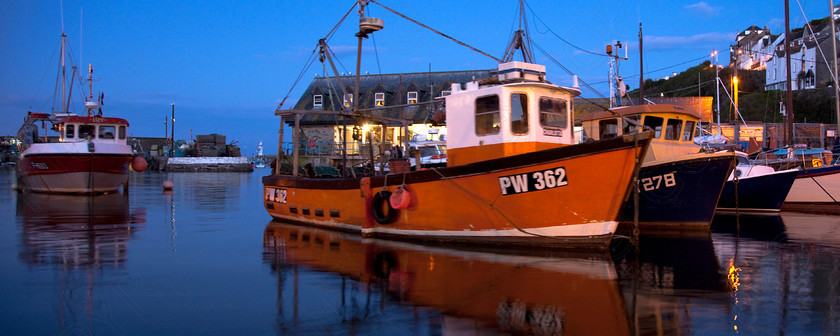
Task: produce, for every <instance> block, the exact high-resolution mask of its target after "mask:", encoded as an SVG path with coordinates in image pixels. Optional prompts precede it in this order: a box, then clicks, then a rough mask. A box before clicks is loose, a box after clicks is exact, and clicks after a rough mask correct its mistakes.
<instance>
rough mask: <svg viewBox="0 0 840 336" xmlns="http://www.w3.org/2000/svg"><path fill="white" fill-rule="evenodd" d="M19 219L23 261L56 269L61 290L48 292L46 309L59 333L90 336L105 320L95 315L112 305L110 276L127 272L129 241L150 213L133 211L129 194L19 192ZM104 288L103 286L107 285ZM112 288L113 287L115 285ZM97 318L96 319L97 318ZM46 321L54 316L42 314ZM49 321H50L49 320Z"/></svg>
mask: <svg viewBox="0 0 840 336" xmlns="http://www.w3.org/2000/svg"><path fill="white" fill-rule="evenodd" d="M16 212H17V215H18V217H19V218H20V223H21V226H22V240H23V243H22V244H21V245H20V246H21V249H22V251H21V253H19V257H20V259H21V260H22V261H23V262H25V263H27V264H29V265H32V266H33V267H35V268H38V267H43V268H54V269H55V270H56V273H57V275H56V278H57V279H58V284H57V286H54V287H53V286H48V285H42V292H47V293H45V294H46V297H42V299H46V302H40V303H39V304H40V305H42V307H43V309H46V310H47V311H49V309H48V308H47V307H49V306H50V300H49V299H47V297H50V296H51V297H52V298H53V300H54V301H53V302H52V307H53V310H56V312H55V315H54V316H56V318H57V320H58V321H57V322H58V332H57V333H60V334H87V333H92V330H94V329H95V326H97V325H101V323H106V322H107V317H103V316H102V315H99V314H96V313H95V312H96V311H97V310H98V309H102V308H103V306H104V307H107V306H108V300H107V295H106V296H105V297H103V293H105V292H107V291H108V289H109V285H110V286H113V284H114V282H113V280H112V278H111V277H110V276H109V275H112V274H114V273H118V272H116V270H120V269H124V267H125V266H124V265H125V262H126V257H127V255H128V253H127V252H128V251H127V250H128V242H129V241H130V240H131V239H132V238H133V236H134V233H135V232H136V231H138V230H141V229H143V228H144V227H143V225H142V224H143V223H145V221H146V219H145V216H146V213H145V209H143V208H140V209H137V210H135V211H134V212H133V213H132V212H131V210H130V208H129V204H128V195H127V194H120V193H115V194H105V195H99V196H79V195H75V196H74V195H49V194H38V193H28V192H24V193H18V194H17V209H16ZM103 284H104V287H105V288H104V289H100V288H99V287H101V286H103ZM111 288H113V287H111ZM95 315H96V316H95ZM44 316H45V317H49V316H53V315H50V314H49V313H47V312H45V313H44ZM45 322H46V321H45Z"/></svg>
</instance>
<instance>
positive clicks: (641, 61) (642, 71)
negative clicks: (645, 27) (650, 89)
mask: <svg viewBox="0 0 840 336" xmlns="http://www.w3.org/2000/svg"><path fill="white" fill-rule="evenodd" d="M643 42H644V39H642V23H641V22H639V105H644V104H645V62H644V53H643V52H642V50H644V49H642V47H643V44H642V43H643ZM628 99H629V97H628Z"/></svg>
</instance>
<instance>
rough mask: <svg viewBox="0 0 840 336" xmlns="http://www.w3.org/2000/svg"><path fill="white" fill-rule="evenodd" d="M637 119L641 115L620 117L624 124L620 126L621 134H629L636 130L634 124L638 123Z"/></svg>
mask: <svg viewBox="0 0 840 336" xmlns="http://www.w3.org/2000/svg"><path fill="white" fill-rule="evenodd" d="M639 119H641V116H639V115H632V116H627V117H624V118H623V119H622V120H623V121H624V126H623V127H622V128H621V130H622V132H621V134H630V133H634V132H636V127H637V126H636V125H638V124H639Z"/></svg>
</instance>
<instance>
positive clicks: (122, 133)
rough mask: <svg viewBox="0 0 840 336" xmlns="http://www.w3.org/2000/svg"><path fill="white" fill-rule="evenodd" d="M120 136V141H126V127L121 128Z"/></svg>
mask: <svg viewBox="0 0 840 336" xmlns="http://www.w3.org/2000/svg"><path fill="white" fill-rule="evenodd" d="M119 134H120V140H125V126H120V130H119Z"/></svg>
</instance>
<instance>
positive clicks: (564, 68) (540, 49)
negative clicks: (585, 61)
mask: <svg viewBox="0 0 840 336" xmlns="http://www.w3.org/2000/svg"><path fill="white" fill-rule="evenodd" d="M533 45H534V46H535V47H536V48H537V49H538V50H539V51H540V52H542V53H543V55H544V56H545V57H548V59H549V60H551V61H552V62H554V64H557V66H559V67H560V68H562V69H563V70H564V71H566V73H568V74H569V75H572V76H574V75H575V74H574V73H572V71H571V70H569V69H568V68H566V67H565V66H564V65H563V64H560V62H559V61H557V59H555V58H554V57H553V56H551V55H549V54H548V52H547V51H546V50H545V49H543V48H542V47H540V45H539V44H536V43H533ZM578 81H579V82H580V83H582V84H583V85H584V86H586V88H588V89H589V90H592V92H593V93H595V94H597V95H598V96H601V98H604V99H606V98H607V97H606V96H604V95H603V94H601V92H598V90H595V88H593V87H592V86H590V85H589V84H587V83H586V81H584V80H583V79H580V78H578ZM583 99H585V98H583ZM598 106H600V107H602V108H603V106H601V105H598ZM605 109H607V110H608V108H605Z"/></svg>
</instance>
